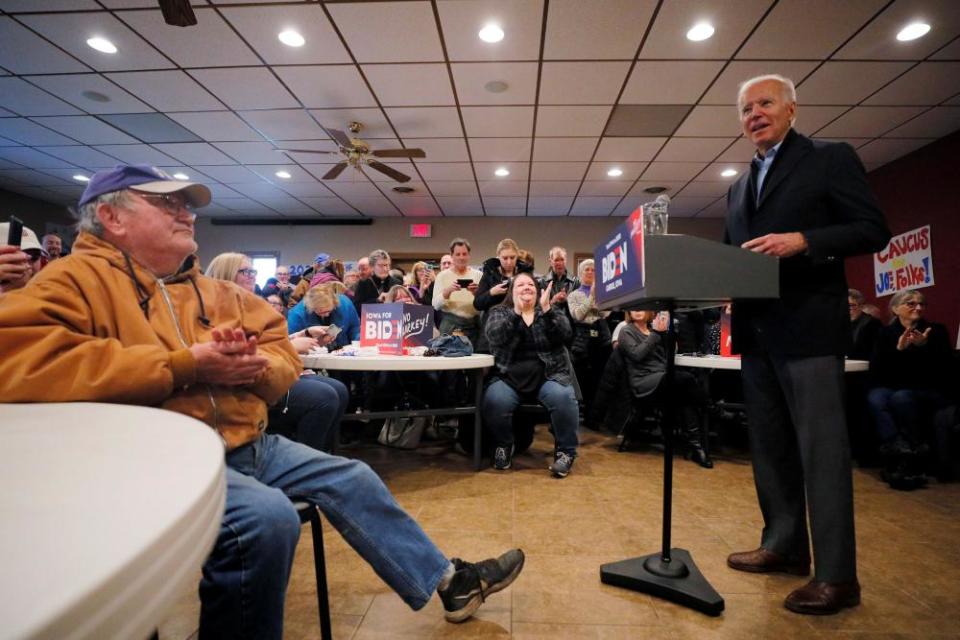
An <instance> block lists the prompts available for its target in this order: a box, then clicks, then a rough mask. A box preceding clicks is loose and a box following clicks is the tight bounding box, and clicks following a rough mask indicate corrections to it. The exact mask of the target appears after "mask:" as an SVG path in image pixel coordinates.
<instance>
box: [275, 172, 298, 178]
mask: <svg viewBox="0 0 960 640" xmlns="http://www.w3.org/2000/svg"><path fill="white" fill-rule="evenodd" d="M273 175H275V176H277V177H278V178H283V179H284V180H289V179H290V178H292V177H293V176H291V175H290V174H289V173H287V172H286V171H277V172H276V173H275V174H273Z"/></svg>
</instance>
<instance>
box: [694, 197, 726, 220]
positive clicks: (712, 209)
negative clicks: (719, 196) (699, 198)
mask: <svg viewBox="0 0 960 640" xmlns="http://www.w3.org/2000/svg"><path fill="white" fill-rule="evenodd" d="M696 217H697V218H726V217H727V203H726V202H725V201H724V200H717V201H716V202H714V203H713V204H711V205H709V206H708V207H705V208H704V209H702V210H701V211H700V212H699V213H698V214H697V215H696Z"/></svg>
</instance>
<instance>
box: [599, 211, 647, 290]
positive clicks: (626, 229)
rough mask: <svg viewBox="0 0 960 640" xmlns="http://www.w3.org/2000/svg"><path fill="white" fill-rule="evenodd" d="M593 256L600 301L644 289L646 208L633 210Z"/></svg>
mask: <svg viewBox="0 0 960 640" xmlns="http://www.w3.org/2000/svg"><path fill="white" fill-rule="evenodd" d="M593 259H594V263H595V265H596V273H597V284H596V285H594V286H595V287H596V288H597V296H596V297H597V302H598V303H599V304H604V303H606V302H608V301H610V300H613V299H614V298H617V297H619V296H620V295H621V294H623V293H625V292H627V291H631V290H635V289H642V288H643V285H644V280H643V208H642V207H638V208H637V210H636V211H634V212H633V213H631V214H630V216H629V217H628V218H627V221H626V222H624V223H623V224H621V225H618V226H617V228H616V229H614V230H613V232H612V233H611V234H610V236H609V237H608V239H607V240H606V241H604V242H603V243H601V244H600V245H599V246H597V248H596V249H594V254H593Z"/></svg>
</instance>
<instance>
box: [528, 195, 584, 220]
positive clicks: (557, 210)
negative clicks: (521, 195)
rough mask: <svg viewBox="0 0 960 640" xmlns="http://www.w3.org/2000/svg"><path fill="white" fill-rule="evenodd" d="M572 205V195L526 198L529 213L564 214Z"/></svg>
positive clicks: (543, 214)
mask: <svg viewBox="0 0 960 640" xmlns="http://www.w3.org/2000/svg"><path fill="white" fill-rule="evenodd" d="M572 205H573V196H538V197H532V196H531V197H530V198H529V199H528V200H527V212H528V214H529V215H531V216H534V215H542V216H547V215H553V216H565V215H567V212H568V211H570V207H571V206H572Z"/></svg>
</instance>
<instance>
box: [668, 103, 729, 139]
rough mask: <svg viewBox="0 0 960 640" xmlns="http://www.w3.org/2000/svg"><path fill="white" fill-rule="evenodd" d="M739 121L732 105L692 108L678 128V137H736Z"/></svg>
mask: <svg viewBox="0 0 960 640" xmlns="http://www.w3.org/2000/svg"><path fill="white" fill-rule="evenodd" d="M739 134H740V121H739V120H738V118H737V110H736V107H734V106H733V105H729V106H728V105H723V106H698V107H694V108H693V111H691V112H690V115H688V116H687V118H686V120H684V121H683V124H681V125H680V128H679V129H677V131H676V135H678V136H736V135H739Z"/></svg>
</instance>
